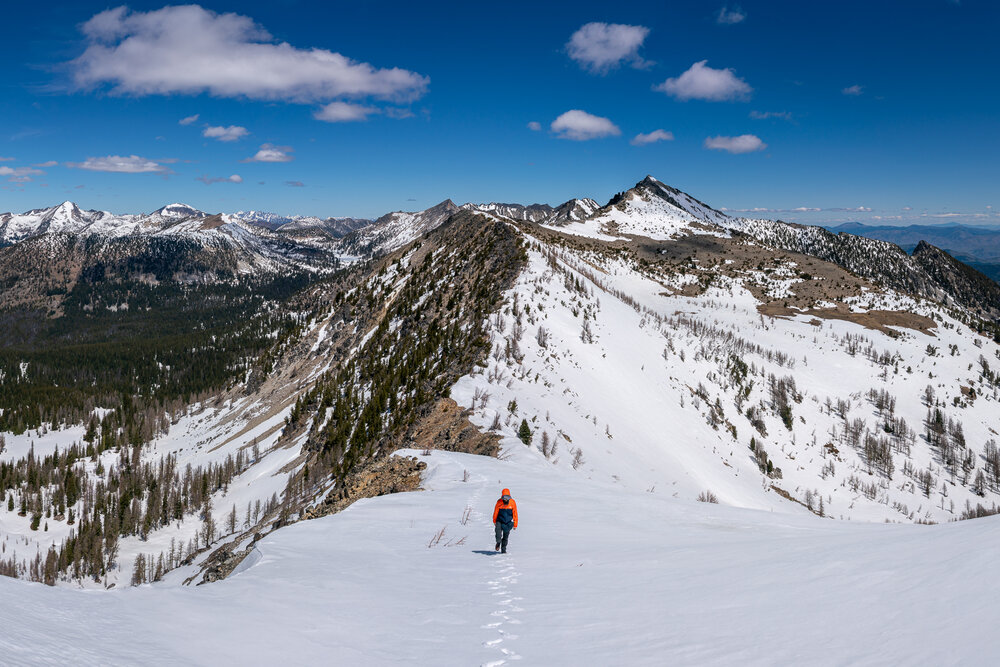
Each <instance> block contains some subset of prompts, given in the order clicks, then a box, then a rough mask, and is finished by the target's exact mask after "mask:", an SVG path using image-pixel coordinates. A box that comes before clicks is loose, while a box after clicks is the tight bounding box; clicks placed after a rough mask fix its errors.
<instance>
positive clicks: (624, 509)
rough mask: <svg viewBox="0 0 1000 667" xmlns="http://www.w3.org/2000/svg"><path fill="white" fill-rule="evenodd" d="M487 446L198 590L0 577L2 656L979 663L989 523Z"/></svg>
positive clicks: (992, 547) (84, 661)
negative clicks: (854, 510)
mask: <svg viewBox="0 0 1000 667" xmlns="http://www.w3.org/2000/svg"><path fill="white" fill-rule="evenodd" d="M505 451H506V460H499V461H498V460H494V459H489V458H484V457H477V456H471V455H463V454H451V453H445V452H434V454H433V455H432V456H429V457H425V460H426V461H427V463H428V464H429V467H428V469H427V471H426V476H425V483H424V486H425V488H426V490H424V491H419V492H414V493H406V494H395V495H391V496H384V497H381V498H376V499H370V500H363V501H360V502H358V503H356V504H355V505H353V506H352V507H350V508H349V509H348V510H346V511H344V512H342V513H340V514H337V515H333V516H329V517H325V518H322V519H317V520H314V521H307V522H303V523H299V524H296V525H293V526H291V527H289V528H286V529H283V530H281V531H278V532H276V533H274V534H272V535H271V536H269V537H267V538H265V539H264V540H262V541H261V542H260V543H259V545H258V547H257V550H258V552H259V557H256V558H253V559H251V560H252V563H251V564H250V565H249V567H246V568H245V569H244V570H243V571H241V572H239V573H237V574H235V575H233V576H232V577H230V578H229V579H227V580H225V581H222V582H219V583H216V584H212V585H207V586H202V587H196V588H194V587H178V586H171V585H169V583H168V584H167V585H156V586H142V587H139V588H131V589H126V590H120V591H112V592H93V591H89V592H88V591H75V590H71V589H67V588H58V587H57V588H48V587H45V586H42V585H38V584H29V583H26V582H23V581H17V580H13V579H6V578H0V595H2V597H3V599H4V600H6V601H10V600H17V603H16V604H4V605H2V606H0V627H2V628H3V632H2V633H0V654H2V655H3V656H4V658H3V662H4V663H5V664H12V665H35V664H77V665H92V664H102V665H127V664H148V665H158V664H164V665H165V664H178V663H185V664H199V665H210V664H220V663H221V664H244V665H264V664H365V665H394V664H462V665H500V664H517V663H518V662H519V663H520V664H540V665H543V664H565V665H570V664H576V665H579V664H621V663H623V662H625V663H627V664H636V665H640V664H641V665H661V664H699V665H706V664H708V665H713V664H714V665H732V664H751V665H756V664H815V665H842V664H866V665H898V664H928V665H931V664H933V665H950V664H989V663H992V662H994V660H995V658H996V654H997V650H996V644H995V642H994V641H993V637H994V629H993V625H994V623H993V616H994V614H993V613H992V612H993V602H992V601H993V600H995V599H996V596H997V595H998V594H1000V583H998V581H997V580H996V578H995V577H990V576H989V575H988V574H987V573H988V571H989V569H990V567H991V566H992V564H993V554H994V553H995V551H996V549H997V548H998V547H1000V520H998V519H994V518H989V519H982V520H978V521H971V522H962V523H953V524H948V525H940V526H915V525H879V524H864V523H857V522H842V521H834V520H830V519H821V518H818V517H815V516H809V515H805V516H792V515H788V514H778V513H773V514H772V513H767V512H760V511H752V510H744V509H737V508H732V507H725V506H721V505H708V504H701V503H694V502H688V501H682V500H676V499H673V498H670V497H669V496H668V495H666V494H659V493H647V492H644V491H632V490H628V489H624V488H621V487H620V486H616V485H612V484H605V483H600V482H595V481H592V480H586V479H585V478H584V477H583V476H581V475H578V474H574V472H573V471H572V470H563V469H560V468H558V467H556V466H552V465H549V464H548V463H546V462H545V461H544V459H542V458H541V457H540V456H538V455H537V454H535V453H534V452H533V451H531V450H529V449H528V448H526V447H524V446H523V445H521V444H520V442H516V441H515V442H511V441H509V440H508V441H507V442H506V443H505ZM403 453H404V454H408V455H416V452H403ZM466 471H468V477H469V481H467V482H465V481H462V480H463V478H464V477H465V472H466ZM504 486H508V487H510V488H511V490H512V492H513V494H514V497H515V498H516V499H517V501H518V507H519V509H520V518H521V522H520V527H519V528H518V530H517V531H514V532H513V533H512V536H511V543H510V552H509V553H508V554H507V555H505V556H502V555H499V554H495V553H493V551H492V542H493V536H492V527H491V525H490V524H489V514H490V512H491V511H492V506H493V502H494V500H495V497H496V496H497V495H498V494H499V490H500V489H501V488H502V487H504ZM467 508H468V510H471V511H468V510H467ZM467 511H468V517H469V518H468V521H467V523H465V524H464V525H463V523H462V520H463V515H466V513H467ZM442 529H444V533H443V535H442V537H441V539H440V541H437V542H436V543H434V539H435V537H436V535H437V534H438V533H439V531H441V530H442ZM515 661H517V662H515Z"/></svg>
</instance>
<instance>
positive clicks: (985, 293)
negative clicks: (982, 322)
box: [913, 241, 1000, 321]
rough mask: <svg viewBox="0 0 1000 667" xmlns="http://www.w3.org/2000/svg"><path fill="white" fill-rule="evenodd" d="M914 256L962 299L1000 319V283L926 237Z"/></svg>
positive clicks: (984, 313) (965, 302) (937, 281)
mask: <svg viewBox="0 0 1000 667" xmlns="http://www.w3.org/2000/svg"><path fill="white" fill-rule="evenodd" d="M913 259H914V261H915V262H916V263H917V264H918V265H920V266H921V267H922V268H923V269H924V271H926V272H927V274H928V275H930V276H931V277H932V278H933V279H934V281H935V282H936V283H937V284H938V285H940V286H941V287H942V288H943V289H944V290H945V291H946V292H947V293H948V294H949V295H951V296H952V297H953V298H954V299H955V300H956V301H957V302H958V303H960V304H962V305H964V306H965V307H967V308H969V309H970V310H972V311H973V312H976V313H977V314H979V315H980V316H982V317H985V318H987V319H990V320H993V321H997V320H998V319H1000V285H997V283H995V282H993V281H992V280H990V279H989V278H988V277H987V276H985V275H984V274H982V273H980V272H979V271H977V270H975V269H974V268H972V267H971V266H968V265H966V264H963V263H962V262H960V261H958V260H957V259H955V258H954V257H952V256H951V255H949V254H948V253H946V252H945V251H944V250H941V249H940V248H936V247H934V246H932V245H931V244H929V243H927V242H925V241H921V242H920V243H918V244H917V247H916V248H915V249H914V251H913Z"/></svg>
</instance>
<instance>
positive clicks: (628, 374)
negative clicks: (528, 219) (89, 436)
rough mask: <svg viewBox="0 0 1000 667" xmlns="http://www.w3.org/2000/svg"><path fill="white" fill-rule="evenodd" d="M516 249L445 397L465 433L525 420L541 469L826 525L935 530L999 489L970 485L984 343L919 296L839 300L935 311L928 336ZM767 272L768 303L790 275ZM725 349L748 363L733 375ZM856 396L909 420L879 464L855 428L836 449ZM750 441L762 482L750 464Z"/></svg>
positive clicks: (997, 353)
mask: <svg viewBox="0 0 1000 667" xmlns="http://www.w3.org/2000/svg"><path fill="white" fill-rule="evenodd" d="M528 257H529V261H528V266H527V268H526V269H525V271H524V272H523V273H522V274H521V276H520V277H519V279H518V282H517V284H516V286H515V288H514V289H513V290H512V291H511V292H510V293H509V294H508V295H507V303H508V306H507V307H505V308H504V310H503V311H502V312H501V313H499V314H497V315H495V316H494V317H492V318H491V328H492V334H493V350H492V354H491V355H490V358H489V360H488V362H487V364H486V366H485V367H484V368H481V369H480V370H479V371H478V372H477V373H475V374H473V375H471V376H467V377H465V378H463V379H462V380H461V381H460V382H459V383H458V385H457V386H456V387H454V388H453V390H452V393H451V395H452V397H454V398H455V400H456V401H458V402H459V403H460V404H461V405H463V406H464V407H467V408H470V409H472V410H473V416H472V417H471V418H472V420H473V422H474V423H476V424H477V425H478V426H480V427H481V428H483V429H487V428H490V427H491V425H493V424H496V423H498V424H499V426H500V430H501V432H502V433H505V434H507V435H511V436H513V435H515V433H516V431H517V429H518V427H519V424H520V422H521V420H522V419H526V420H527V421H528V423H529V426H530V428H531V429H532V430H533V432H534V437H533V446H534V447H535V448H540V447H541V439H542V437H543V434H546V435H547V437H548V438H549V439H550V440H551V442H553V443H555V445H556V451H555V453H554V454H552V455H551V456H550V459H551V461H552V462H553V464H555V465H557V466H560V467H567V466H570V465H571V464H572V462H573V459H574V458H575V457H577V456H578V455H577V452H580V454H579V456H580V457H581V459H580V461H579V462H578V464H577V466H576V467H577V469H578V472H579V473H580V474H581V475H587V476H589V477H592V478H594V479H596V480H602V481H613V482H614V483H615V484H620V485H622V486H626V487H628V488H630V489H633V490H645V489H650V488H652V489H655V491H656V492H657V493H664V494H671V495H677V496H678V497H681V498H688V499H694V498H696V497H697V496H698V495H699V494H701V493H703V492H707V491H711V492H712V493H714V494H715V495H717V496H718V498H719V499H720V501H721V502H722V503H725V504H732V505H737V506H740V507H747V508H755V509H776V510H779V511H783V512H807V511H809V510H808V509H807V506H809V507H810V508H811V509H812V510H813V511H819V509H820V507H819V505H820V499H821V498H822V503H823V510H822V511H823V512H824V513H826V514H828V515H830V516H834V517H837V518H841V519H854V520H864V521H879V522H881V521H928V520H929V521H938V522H943V521H949V520H953V519H954V518H956V517H957V516H958V515H959V514H961V512H962V511H963V510H964V509H965V508H966V507H968V506H972V507H975V506H976V505H977V504H983V505H984V506H986V507H991V506H992V505H993V504H994V503H996V502H997V501H998V499H1000V496H998V493H997V491H996V489H995V488H992V489H984V491H983V496H980V495H978V494H977V493H975V492H974V489H973V487H974V484H973V481H974V477H975V476H976V474H977V472H976V471H983V470H986V471H987V475H988V474H989V469H988V466H986V464H985V454H986V451H987V448H988V447H989V443H990V442H991V441H992V442H994V443H995V440H996V438H997V429H998V428H1000V421H998V418H997V414H998V399H1000V396H998V394H997V390H996V388H995V387H994V388H992V389H991V388H990V387H989V386H988V385H980V384H979V381H980V368H981V363H982V362H981V361H979V360H980V359H984V360H992V361H993V363H994V364H995V363H996V361H995V360H996V359H997V358H1000V346H998V345H997V344H996V343H994V342H992V341H991V340H989V339H988V338H985V337H983V336H980V335H977V334H976V333H974V332H972V331H970V330H969V329H968V328H967V327H966V326H965V325H963V324H961V323H960V322H957V321H955V320H954V319H952V318H950V317H949V316H948V315H946V314H944V313H942V312H940V311H939V310H938V309H936V308H934V307H933V306H931V305H928V304H919V303H917V302H915V301H914V300H913V299H911V298H909V297H905V296H902V295H898V294H895V293H892V292H886V293H877V294H876V293H868V294H867V295H865V296H864V297H863V298H858V299H856V300H855V302H854V303H853V307H854V308H855V309H857V310H858V311H866V310H872V309H878V308H881V309H888V310H902V311H909V312H914V313H922V314H925V315H928V314H933V315H934V316H935V317H937V318H940V322H941V325H940V326H938V327H936V328H935V329H934V330H933V331H932V332H928V333H923V332H919V331H916V330H912V329H898V330H897V333H896V334H895V335H894V336H889V335H887V334H885V333H881V332H879V331H874V330H871V329H866V328H864V327H862V326H860V325H858V324H855V323H851V322H846V321H842V320H835V319H833V320H825V321H820V320H818V319H815V318H813V317H811V316H804V315H799V316H795V317H788V318H785V319H772V318H765V317H763V316H762V315H761V314H760V313H759V312H758V310H757V306H758V303H759V302H758V301H757V300H756V299H755V298H754V296H753V295H752V294H751V293H750V292H749V291H748V290H747V288H746V285H745V283H744V282H743V281H742V280H737V279H729V278H725V277H723V276H719V277H718V278H717V280H716V281H715V283H714V286H713V287H711V288H709V289H707V290H706V291H705V292H704V293H702V294H701V295H700V296H683V295H681V294H677V293H675V290H678V289H680V288H682V287H684V286H685V284H687V277H686V276H684V275H673V276H659V277H655V276H653V275H650V274H649V273H647V272H644V271H643V270H641V268H640V267H638V266H637V265H636V263H635V262H633V261H630V260H629V259H628V258H624V257H620V256H618V255H614V254H612V255H607V254H601V253H599V252H588V251H584V250H578V249H572V248H561V249H559V250H551V249H548V248H545V247H544V246H541V245H538V244H533V245H532V246H531V248H530V249H529V252H528ZM790 275H791V274H790ZM768 280H769V281H770V289H772V291H773V292H774V296H781V294H782V290H785V291H787V290H788V289H790V288H793V287H794V285H795V283H796V282H797V281H798V280H799V279H798V278H788V279H783V278H782V277H781V275H780V274H779V273H778V272H776V273H775V274H773V275H772V276H770V277H769V278H768ZM585 327H586V328H587V329H588V330H589V332H590V336H591V338H590V340H588V341H585V340H584V328H585ZM541 332H544V333H541ZM542 337H544V338H545V344H544V345H543V344H542V343H541V342H540V340H541V338H542ZM512 350H513V352H512ZM734 356H735V357H736V358H738V359H740V360H741V361H743V362H744V363H746V364H747V367H748V368H749V375H748V376H747V380H746V381H743V382H741V383H737V382H736V381H735V380H734V379H733V375H732V368H733V367H732V363H733V362H732V359H733V357H734ZM987 363H989V361H987ZM771 376H774V377H775V378H776V379H790V380H791V381H792V382H793V383H794V387H795V388H796V389H795V392H793V393H795V394H796V396H795V397H794V398H792V399H789V404H790V406H791V408H790V409H791V419H790V423H789V424H788V425H785V424H783V423H782V420H781V419H779V418H778V415H777V413H776V412H775V411H774V409H773V406H772V405H771V401H772V398H771V395H770V393H769V381H770V377H771ZM928 386H930V387H931V390H932V392H933V393H934V397H935V401H936V402H937V404H938V405H939V406H940V410H941V411H942V414H943V415H944V417H945V420H946V421H947V420H949V419H950V420H953V421H954V422H956V423H960V424H961V426H962V428H963V433H964V441H965V445H964V446H966V447H967V449H965V450H964V451H963V456H966V455H967V456H969V457H971V458H970V463H971V467H970V468H969V470H968V472H966V471H964V470H963V469H962V468H961V466H959V465H957V464H956V465H954V466H952V467H951V468H950V469H949V468H948V466H946V465H944V462H943V461H942V458H941V452H940V451H939V450H937V449H936V448H934V447H932V446H930V445H929V444H928V443H927V441H926V440H925V438H924V436H923V435H922V434H923V432H924V422H925V419H926V417H927V407H926V405H925V402H924V401H925V392H926V391H927V387H928ZM962 387H966V389H967V388H969V387H977V389H976V392H977V393H978V396H977V397H976V398H974V399H973V400H969V397H968V396H967V395H966V393H965V391H964V390H963V389H962ZM872 390H876V391H884V392H887V393H888V394H889V395H891V396H892V397H893V401H894V408H893V413H892V414H893V418H895V419H901V420H903V421H905V422H906V423H907V424H908V427H909V429H910V430H911V435H910V436H909V437H907V438H899V439H898V440H895V441H894V442H895V445H896V448H895V449H894V450H893V451H892V453H891V459H892V465H893V467H892V469H891V470H889V471H888V474H886V472H884V471H883V472H879V471H878V470H877V469H875V467H873V465H871V464H870V462H869V460H868V459H867V458H866V457H867V453H866V450H865V448H864V444H863V443H864V437H860V436H859V437H858V439H857V440H856V441H854V442H853V444H846V443H847V442H848V440H849V438H848V430H849V428H860V429H861V431H859V433H861V432H863V431H865V430H867V431H868V432H870V433H872V434H873V436H872V437H875V438H879V437H885V433H884V432H883V430H884V429H883V424H884V423H885V421H886V415H884V414H881V413H880V412H879V410H878V409H877V408H876V407H875V405H874V403H873V401H872V399H871V398H870V397H869V395H868V392H870V391H872ZM512 401H513V402H516V409H515V410H511V409H510V407H511V405H512ZM838 401H843V402H844V405H845V406H846V407H845V409H844V411H843V414H840V413H839V412H838V411H837V409H836V405H837V404H838ZM751 408H753V409H754V410H756V411H757V413H758V414H759V415H760V420H761V425H762V428H765V427H766V428H765V430H766V434H765V433H762V432H760V431H758V430H756V429H755V428H754V427H753V425H752V422H751V421H750V419H749V415H750V412H749V410H750V409H751ZM713 417H714V420H713ZM858 424H860V425H861V426H860V427H858V426H857V425H858ZM751 438H753V439H754V442H755V446H758V447H762V448H764V449H765V450H766V452H767V453H768V455H769V458H770V459H771V460H772V461H773V462H774V465H775V466H776V467H777V468H779V469H780V471H781V474H780V476H778V475H775V476H773V477H769V476H766V475H764V474H762V473H761V471H760V470H759V469H758V464H757V460H756V459H755V456H754V453H753V451H752V450H751V449H750V445H751ZM923 473H926V474H927V475H929V477H927V479H928V480H930V484H929V486H928V488H924V487H922V486H921V484H920V479H921V477H920V475H921V474H923ZM775 487H777V488H775ZM786 496H788V497H791V498H792V499H794V501H795V502H789V500H788V499H786ZM799 503H801V504H799Z"/></svg>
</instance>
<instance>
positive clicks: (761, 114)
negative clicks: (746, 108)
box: [750, 111, 792, 121]
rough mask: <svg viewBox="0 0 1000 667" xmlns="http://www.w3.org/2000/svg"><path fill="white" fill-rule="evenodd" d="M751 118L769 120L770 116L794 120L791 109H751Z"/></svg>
mask: <svg viewBox="0 0 1000 667" xmlns="http://www.w3.org/2000/svg"><path fill="white" fill-rule="evenodd" d="M750 117H751V118H756V119H757V120H767V119H769V118H780V119H781V120H787V121H791V120H792V113H791V112H790V111H751V112H750Z"/></svg>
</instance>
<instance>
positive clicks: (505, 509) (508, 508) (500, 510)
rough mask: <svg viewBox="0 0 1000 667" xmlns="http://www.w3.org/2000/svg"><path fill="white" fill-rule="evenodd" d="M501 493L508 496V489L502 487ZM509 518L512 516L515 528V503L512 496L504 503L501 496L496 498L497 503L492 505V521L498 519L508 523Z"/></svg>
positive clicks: (494, 521)
mask: <svg viewBox="0 0 1000 667" xmlns="http://www.w3.org/2000/svg"><path fill="white" fill-rule="evenodd" d="M502 495H504V496H509V495H510V489H504V490H503V494H502ZM511 518H513V521H514V527H515V528H517V503H516V502H515V501H514V499H513V498H511V499H510V502H509V503H506V504H505V503H504V501H503V498H500V499H498V500H497V504H496V505H494V506H493V523H496V522H497V520H498V519H499V520H500V522H501V523H510V519H511ZM505 519H506V520H505Z"/></svg>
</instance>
